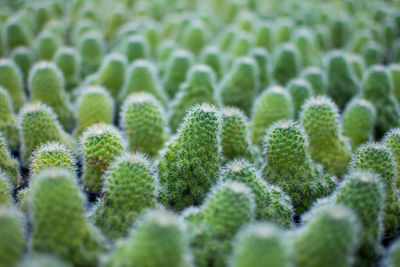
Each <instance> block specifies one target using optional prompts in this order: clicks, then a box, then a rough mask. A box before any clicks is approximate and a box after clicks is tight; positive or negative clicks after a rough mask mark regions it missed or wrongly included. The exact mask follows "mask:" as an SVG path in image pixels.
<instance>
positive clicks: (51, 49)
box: [35, 31, 60, 61]
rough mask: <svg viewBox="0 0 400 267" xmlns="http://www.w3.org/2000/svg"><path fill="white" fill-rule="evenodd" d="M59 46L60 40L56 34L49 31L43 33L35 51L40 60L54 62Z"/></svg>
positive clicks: (37, 41) (39, 37)
mask: <svg viewBox="0 0 400 267" xmlns="http://www.w3.org/2000/svg"><path fill="white" fill-rule="evenodd" d="M59 46H60V40H58V38H57V37H56V36H55V35H54V34H52V33H50V32H47V31H46V32H43V33H41V34H40V35H39V36H38V38H37V40H36V44H35V50H36V54H37V56H38V59H39V60H47V61H50V60H52V59H53V57H54V54H55V53H56V52H57V50H58V48H59Z"/></svg>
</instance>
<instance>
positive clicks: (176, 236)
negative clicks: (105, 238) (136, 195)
mask: <svg viewBox="0 0 400 267" xmlns="http://www.w3.org/2000/svg"><path fill="white" fill-rule="evenodd" d="M185 229H186V227H185V224H183V222H182V221H181V220H180V219H179V218H177V217H176V216H175V215H174V214H172V213H170V212H167V211H164V210H152V211H149V212H147V213H146V214H145V215H143V216H142V218H141V219H139V220H138V221H137V223H136V224H135V228H134V229H132V231H131V233H130V235H129V236H128V237H127V238H126V239H124V240H123V242H120V243H118V244H117V246H116V249H115V250H114V252H113V253H112V254H111V256H110V257H109V259H108V260H107V262H106V264H105V266H106V267H114V266H131V265H135V266H136V265H139V266H147V267H158V266H165V267H190V266H192V264H191V256H190V253H189V244H188V238H187V236H186V232H185ZM155 251H156V252H157V253H154V252H155Z"/></svg>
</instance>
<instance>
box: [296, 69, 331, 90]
mask: <svg viewBox="0 0 400 267" xmlns="http://www.w3.org/2000/svg"><path fill="white" fill-rule="evenodd" d="M302 77H303V78H304V79H305V80H307V81H308V82H309V83H310V85H311V87H312V90H313V95H315V96H318V95H324V94H326V90H327V88H326V87H327V81H326V77H325V72H323V71H322V70H321V69H320V68H318V67H309V68H307V69H305V70H304V72H303V73H302Z"/></svg>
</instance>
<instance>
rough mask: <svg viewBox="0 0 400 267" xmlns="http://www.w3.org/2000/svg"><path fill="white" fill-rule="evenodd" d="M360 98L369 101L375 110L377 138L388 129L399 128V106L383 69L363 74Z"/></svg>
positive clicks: (370, 70) (372, 69)
mask: <svg viewBox="0 0 400 267" xmlns="http://www.w3.org/2000/svg"><path fill="white" fill-rule="evenodd" d="M361 98H363V99H365V100H368V101H370V102H371V103H372V105H374V107H375V109H376V123H375V130H376V134H377V136H382V135H383V134H384V133H385V132H387V131H388V130H389V129H390V128H393V127H397V126H399V124H400V109H399V104H398V103H397V101H396V99H395V98H394V96H393V89H392V83H391V81H390V76H389V74H388V72H387V70H386V69H385V68H384V67H382V66H374V67H371V68H370V69H369V70H368V72H367V73H366V74H365V76H364V80H363V87H362V91H361Z"/></svg>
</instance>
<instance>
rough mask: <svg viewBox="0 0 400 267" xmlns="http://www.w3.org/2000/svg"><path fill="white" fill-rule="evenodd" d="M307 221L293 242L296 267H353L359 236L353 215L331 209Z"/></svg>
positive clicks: (358, 229) (317, 213)
mask: <svg viewBox="0 0 400 267" xmlns="http://www.w3.org/2000/svg"><path fill="white" fill-rule="evenodd" d="M311 215H312V216H311ZM310 217H311V218H310V219H309V221H308V222H307V223H306V224H305V225H304V226H303V227H302V228H301V229H300V230H299V231H298V232H296V233H295V234H294V236H293V238H292V239H293V241H292V242H293V247H294V256H293V257H294V261H295V263H296V266H299V267H303V266H304V267H305V266H309V267H317V266H349V267H350V266H352V263H353V255H354V253H355V250H356V249H357V246H358V244H359V234H360V233H361V231H360V224H359V222H358V220H357V217H356V216H355V214H354V213H353V212H352V211H351V210H349V209H348V208H346V207H344V206H341V205H333V206H331V207H327V208H324V209H320V210H317V211H314V212H313V213H312V214H310Z"/></svg>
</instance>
